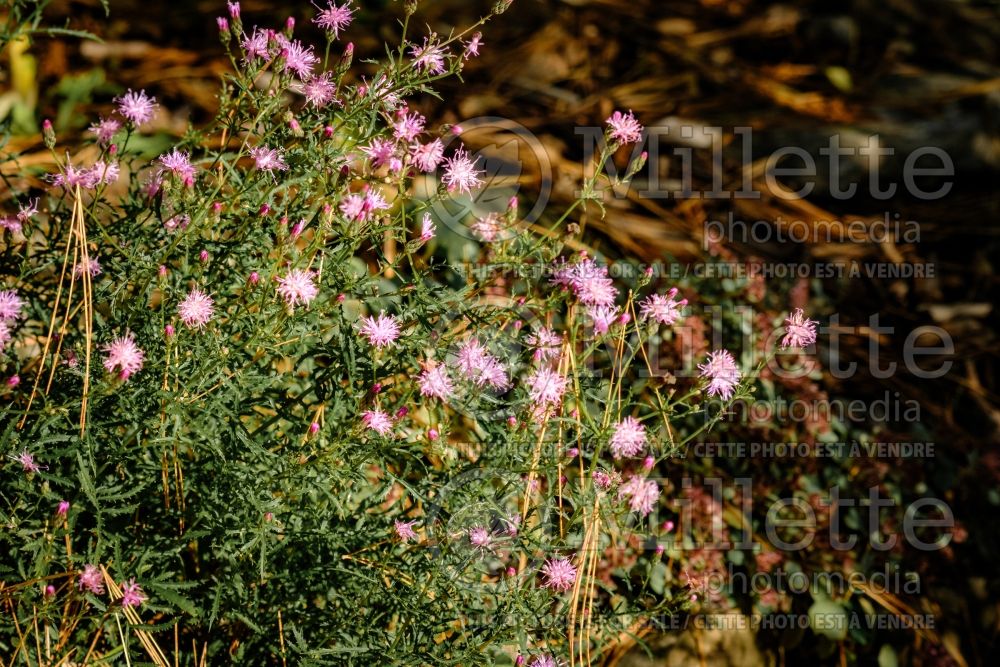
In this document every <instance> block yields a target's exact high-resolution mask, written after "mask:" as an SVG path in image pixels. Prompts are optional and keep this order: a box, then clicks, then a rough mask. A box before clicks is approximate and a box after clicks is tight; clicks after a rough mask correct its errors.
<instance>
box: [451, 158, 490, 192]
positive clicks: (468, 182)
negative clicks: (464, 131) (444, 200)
mask: <svg viewBox="0 0 1000 667" xmlns="http://www.w3.org/2000/svg"><path fill="white" fill-rule="evenodd" d="M483 173H485V172H482V171H478V170H477V169H476V161H475V160H473V159H471V158H469V153H468V151H466V150H465V149H464V148H460V149H458V150H457V151H455V154H454V155H453V156H451V157H450V158H448V159H447V160H445V161H444V175H443V176H442V177H441V182H442V183H444V185H445V187H446V188H448V192H454V191H455V190H458V191H459V192H464V193H468V192H471V191H472V189H473V188H476V187H479V186H480V185H482V179H481V178H479V176H480V174H483Z"/></svg>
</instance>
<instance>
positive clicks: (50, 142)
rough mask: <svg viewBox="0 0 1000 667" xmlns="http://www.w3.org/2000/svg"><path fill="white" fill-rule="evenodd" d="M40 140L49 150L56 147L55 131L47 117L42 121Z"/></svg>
mask: <svg viewBox="0 0 1000 667" xmlns="http://www.w3.org/2000/svg"><path fill="white" fill-rule="evenodd" d="M42 141H44V142H45V147H46V148H48V149H50V150H51V149H53V148H55V147H56V131H55V130H53V129H52V121H51V120H49V119H48V118H46V119H45V120H43V121H42Z"/></svg>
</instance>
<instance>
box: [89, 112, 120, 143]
mask: <svg viewBox="0 0 1000 667" xmlns="http://www.w3.org/2000/svg"><path fill="white" fill-rule="evenodd" d="M120 129H122V124H121V122H119V121H118V120H116V119H114V118H101V119H99V120H98V121H97V122H96V123H92V124H91V126H90V127H88V128H87V131H88V132H90V133H91V134H93V135H94V136H95V137H97V143H99V144H102V145H107V144H109V143H111V138H112V137H113V136H115V132H117V131H118V130H120Z"/></svg>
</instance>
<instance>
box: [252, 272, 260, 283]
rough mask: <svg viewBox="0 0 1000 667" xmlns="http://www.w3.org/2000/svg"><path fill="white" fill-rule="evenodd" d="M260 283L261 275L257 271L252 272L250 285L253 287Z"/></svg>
mask: <svg viewBox="0 0 1000 667" xmlns="http://www.w3.org/2000/svg"><path fill="white" fill-rule="evenodd" d="M259 282H260V274H259V273H257V272H256V271H251V272H250V284H251V285H256V284H257V283H259Z"/></svg>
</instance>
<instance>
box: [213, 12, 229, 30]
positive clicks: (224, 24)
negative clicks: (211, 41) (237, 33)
mask: <svg viewBox="0 0 1000 667" xmlns="http://www.w3.org/2000/svg"><path fill="white" fill-rule="evenodd" d="M215 22H216V24H217V25H218V26H219V32H229V21H228V20H227V19H226V17H225V16H216V17H215Z"/></svg>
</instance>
